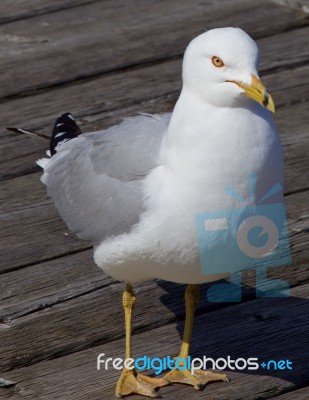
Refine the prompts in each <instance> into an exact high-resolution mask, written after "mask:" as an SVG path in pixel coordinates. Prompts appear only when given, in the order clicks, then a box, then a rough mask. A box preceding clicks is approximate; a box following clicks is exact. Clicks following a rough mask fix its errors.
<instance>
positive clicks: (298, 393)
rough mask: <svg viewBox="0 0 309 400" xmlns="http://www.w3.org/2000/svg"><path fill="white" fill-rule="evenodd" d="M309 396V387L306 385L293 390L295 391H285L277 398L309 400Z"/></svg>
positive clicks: (278, 399)
mask: <svg viewBox="0 0 309 400" xmlns="http://www.w3.org/2000/svg"><path fill="white" fill-rule="evenodd" d="M308 398H309V387H308V386H307V387H305V388H303V389H299V390H293V392H288V393H285V394H283V395H281V396H277V397H276V400H308Z"/></svg>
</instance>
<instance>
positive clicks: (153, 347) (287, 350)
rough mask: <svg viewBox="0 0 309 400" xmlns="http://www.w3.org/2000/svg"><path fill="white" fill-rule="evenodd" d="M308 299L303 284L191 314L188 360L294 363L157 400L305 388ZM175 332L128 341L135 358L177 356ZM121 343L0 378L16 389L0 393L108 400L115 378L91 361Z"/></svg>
mask: <svg viewBox="0 0 309 400" xmlns="http://www.w3.org/2000/svg"><path fill="white" fill-rule="evenodd" d="M307 297H308V285H304V286H301V287H298V288H295V289H293V292H292V296H291V297H290V298H285V299H272V300H270V299H266V298H262V299H257V300H254V301H251V302H250V308H248V304H246V303H242V304H238V305H235V306H232V307H229V308H226V309H224V310H217V311H213V312H211V313H209V314H205V315H201V316H198V317H197V318H196V320H195V331H194V336H193V346H192V351H191V354H192V355H194V356H197V357H201V356H203V355H207V356H208V357H214V358H217V357H227V354H229V355H230V356H231V357H233V358H238V357H243V358H247V357H258V358H259V361H260V362H262V361H264V360H265V361H267V360H269V359H272V358H273V359H289V360H291V361H292V362H293V371H289V370H287V371H280V372H278V371H264V370H263V369H260V370H259V371H258V372H257V373H249V374H248V371H246V372H245V373H241V372H237V373H235V372H234V373H233V372H229V376H230V377H231V378H232V380H231V382H230V383H229V384H227V383H218V384H212V385H209V386H207V387H206V388H205V390H204V391H203V392H192V390H193V389H192V388H189V387H183V386H182V385H173V386H171V387H167V388H163V389H161V390H160V393H161V394H162V395H163V398H164V399H175V398H177V399H184V398H191V397H192V396H194V398H206V399H208V398H209V399H210V398H215V399H218V400H226V399H227V398H228V399H229V400H236V399H237V400H242V399H243V400H245V399H246V400H248V399H250V400H258V399H267V398H271V397H273V396H274V395H279V394H280V393H284V392H285V391H287V390H291V389H293V388H297V387H300V386H302V385H304V383H305V381H306V374H308V361H307V360H306V356H307V355H308V347H306V346H305V343H306V337H305V333H306V330H307V326H306V325H307V321H308V310H309V308H308V300H306V298H307ZM149 298H151V293H150V294H149ZM270 305H271V307H270ZM158 311H159V310H158V309H155V308H153V309H152V312H153V314H154V315H159V314H157V312H158ZM116 312H117V310H114V313H116ZM137 313H138V311H137ZM154 318H155V317H154ZM80 323H81V324H82V323H83V321H81V322H80ZM179 328H180V329H182V328H183V324H182V323H181V326H178V325H177V324H175V323H172V324H169V325H167V326H162V327H159V328H156V329H153V330H152V331H150V332H144V333H139V334H136V335H134V336H133V354H134V357H140V356H143V355H148V356H149V357H154V356H158V357H164V356H167V355H171V356H174V355H177V352H178V351H179V344H180V343H179V333H178V330H179ZM115 339H116V338H115ZM123 345H124V341H123V340H122V339H121V340H117V339H116V340H114V341H112V342H110V343H106V344H104V345H99V346H96V347H93V348H91V349H87V350H84V351H80V352H76V353H75V354H72V355H69V356H65V357H61V358H60V359H59V358H58V359H54V360H50V361H44V362H40V363H37V364H35V365H33V366H30V367H27V368H20V369H17V370H14V371H11V372H7V373H3V374H1V377H2V378H4V379H7V380H9V381H11V382H15V383H16V385H15V386H14V387H11V388H8V389H5V390H6V392H7V393H9V395H10V396H11V397H10V398H11V399H13V400H18V399H21V398H23V399H33V398H37V397H39V398H40V400H47V399H48V400H53V399H59V396H60V394H61V397H62V398H65V399H66V400H70V399H73V398H74V400H77V399H78V400H82V399H86V398H87V396H88V398H89V396H91V398H92V399H93V400H97V399H99V398H100V399H109V400H110V399H111V398H113V393H114V386H115V383H116V380H117V378H118V375H119V372H118V371H115V370H112V369H109V370H107V371H105V370H101V371H96V357H97V356H98V354H100V353H105V355H106V357H119V356H122V353H123ZM77 382H78V384H77ZM132 399H134V400H135V399H136V400H137V399H138V397H137V396H133V397H132Z"/></svg>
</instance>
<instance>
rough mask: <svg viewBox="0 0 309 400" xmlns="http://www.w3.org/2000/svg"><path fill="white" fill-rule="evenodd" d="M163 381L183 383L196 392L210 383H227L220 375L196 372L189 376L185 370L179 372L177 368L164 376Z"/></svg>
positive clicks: (225, 377)
mask: <svg viewBox="0 0 309 400" xmlns="http://www.w3.org/2000/svg"><path fill="white" fill-rule="evenodd" d="M164 379H166V380H167V381H168V382H170V383H184V384H186V385H191V386H193V387H194V389H196V390H202V389H203V388H204V386H205V385H207V384H208V383H211V382H219V381H223V382H228V381H229V380H228V378H227V376H226V375H225V374H222V373H218V372H212V371H203V370H196V371H195V372H194V374H191V372H190V371H189V370H187V369H184V370H179V369H177V368H175V369H173V370H172V371H170V372H168V373H167V374H166V375H165V376H164Z"/></svg>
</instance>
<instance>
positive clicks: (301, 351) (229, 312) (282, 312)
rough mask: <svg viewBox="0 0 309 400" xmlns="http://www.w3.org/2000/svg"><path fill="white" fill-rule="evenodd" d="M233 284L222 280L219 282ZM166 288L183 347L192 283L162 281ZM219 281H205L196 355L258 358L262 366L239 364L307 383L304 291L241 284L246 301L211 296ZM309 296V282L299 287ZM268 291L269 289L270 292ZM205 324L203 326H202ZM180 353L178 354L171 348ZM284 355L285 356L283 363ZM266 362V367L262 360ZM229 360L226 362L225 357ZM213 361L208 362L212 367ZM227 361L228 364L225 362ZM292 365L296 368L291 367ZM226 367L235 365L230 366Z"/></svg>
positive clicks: (308, 359)
mask: <svg viewBox="0 0 309 400" xmlns="http://www.w3.org/2000/svg"><path fill="white" fill-rule="evenodd" d="M218 283H220V284H228V282H227V281H225V280H221V281H218V282H216V283H215V284H218ZM157 285H158V286H160V287H161V288H163V289H164V290H165V291H166V294H164V295H162V296H161V298H160V300H161V302H162V303H163V304H164V305H165V306H166V307H168V308H169V309H170V310H171V311H173V313H174V315H175V320H176V327H177V330H178V333H179V349H180V345H181V339H182V335H183V329H184V317H185V313H184V310H185V302H184V292H185V288H186V285H180V284H175V283H171V282H166V281H157ZM213 285H214V283H213V282H212V283H208V284H202V285H200V303H199V306H198V307H197V310H196V318H195V323H194V328H193V335H192V342H191V350H190V355H191V357H192V358H194V357H198V358H203V356H206V357H211V358H213V359H215V360H216V359H218V358H223V359H227V357H228V356H230V357H231V358H232V359H233V360H237V359H238V358H242V359H245V360H247V359H248V358H258V361H257V362H258V364H259V368H258V369H257V370H248V368H247V367H246V368H244V369H243V370H238V371H237V372H240V373H243V374H246V375H248V374H250V375H251V374H252V375H263V376H265V375H268V376H271V377H277V378H281V379H284V380H286V381H289V382H291V383H293V384H294V385H296V386H298V387H301V386H303V385H305V382H306V381H307V380H308V376H309V346H308V343H307V344H306V338H307V337H308V327H307V328H306V324H308V321H309V302H308V300H306V299H304V298H302V297H293V296H285V297H277V298H276V297H261V296H262V295H263V293H262V292H261V291H259V293H258V294H259V295H260V297H256V288H255V287H249V286H245V285H241V286H240V289H241V291H242V299H243V301H242V302H239V303H235V302H234V303H233V302H218V303H215V302H208V300H207V292H208V291H209V290H211V287H212V286H213ZM297 290H298V291H299V294H300V295H301V296H305V295H306V293H305V290H304V287H303V288H299V289H297ZM264 294H265V295H267V292H265V293H264ZM202 327H203V328H202ZM171 356H177V354H171ZM279 361H282V362H281V363H279ZM262 363H265V364H266V366H265V367H262V366H261V364H262ZM223 364H224V362H223ZM211 365H212V362H210V361H209V362H208V363H207V364H206V367H207V368H211ZM221 365H222V364H221ZM288 366H290V367H291V368H289V367H288ZM225 370H226V371H232V370H233V368H229V367H228V366H227V367H226V368H225Z"/></svg>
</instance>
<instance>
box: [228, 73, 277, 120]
mask: <svg viewBox="0 0 309 400" xmlns="http://www.w3.org/2000/svg"><path fill="white" fill-rule="evenodd" d="M231 82H234V83H236V84H237V85H238V86H239V87H241V88H242V89H244V91H245V95H246V96H248V97H250V98H251V99H253V100H255V101H257V102H258V103H259V104H261V105H262V106H263V107H265V108H267V110H269V111H271V112H272V113H274V112H275V103H274V100H273V98H272V97H271V95H270V94H269V93H268V92H267V90H266V88H265V86H264V85H263V83H262V82H261V81H260V80H259V78H258V77H257V76H255V75H252V82H251V85H246V84H244V83H242V82H237V81H231Z"/></svg>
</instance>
